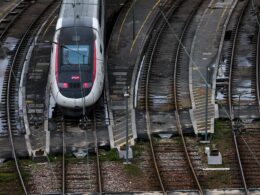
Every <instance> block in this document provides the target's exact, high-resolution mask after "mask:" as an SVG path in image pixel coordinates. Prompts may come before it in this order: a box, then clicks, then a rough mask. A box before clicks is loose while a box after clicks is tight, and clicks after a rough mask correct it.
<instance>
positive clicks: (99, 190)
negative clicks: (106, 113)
mask: <svg viewBox="0 0 260 195" xmlns="http://www.w3.org/2000/svg"><path fill="white" fill-rule="evenodd" d="M96 122H97V121H96V108H95V106H94V108H93V129H92V131H93V135H94V141H95V153H96V162H97V180H98V192H99V194H100V195H101V194H102V176H101V168H100V160H99V150H98V139H97V131H96V130H97V124H96Z"/></svg>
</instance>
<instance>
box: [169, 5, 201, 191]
mask: <svg viewBox="0 0 260 195" xmlns="http://www.w3.org/2000/svg"><path fill="white" fill-rule="evenodd" d="M202 2H203V1H201V2H200V3H199V4H198V6H197V7H196V8H198V7H199V6H200V5H201V4H202ZM196 8H194V10H193V11H192V13H191V14H190V15H189V17H188V19H187V21H186V23H185V26H184V28H183V30H182V34H181V36H180V38H179V44H178V48H177V52H176V56H175V64H174V76H173V83H174V84H173V93H174V105H175V107H176V110H175V117H176V122H177V128H178V131H179V134H180V136H181V139H182V143H183V147H184V151H185V155H186V158H187V161H188V164H189V167H190V170H191V172H192V175H193V178H194V180H195V183H196V185H197V188H198V190H199V193H200V194H201V195H202V194H203V190H202V187H201V185H200V182H199V180H198V177H197V174H196V172H195V170H194V167H193V165H192V162H191V159H190V156H189V153H188V149H187V145H186V141H185V138H184V136H183V132H182V128H181V121H180V116H179V113H178V110H179V108H178V107H179V106H178V97H177V67H178V63H179V55H180V51H181V48H182V46H183V45H182V42H183V39H184V36H185V32H186V31H187V28H188V26H189V25H190V23H191V21H192V19H193V16H194V14H195V13H196V12H197V9H196Z"/></svg>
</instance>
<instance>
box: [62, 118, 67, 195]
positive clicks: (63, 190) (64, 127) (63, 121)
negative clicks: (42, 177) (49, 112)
mask: <svg viewBox="0 0 260 195" xmlns="http://www.w3.org/2000/svg"><path fill="white" fill-rule="evenodd" d="M61 129H62V194H66V159H65V158H66V143H65V129H66V125H65V120H64V117H63V115H62V122H61Z"/></svg>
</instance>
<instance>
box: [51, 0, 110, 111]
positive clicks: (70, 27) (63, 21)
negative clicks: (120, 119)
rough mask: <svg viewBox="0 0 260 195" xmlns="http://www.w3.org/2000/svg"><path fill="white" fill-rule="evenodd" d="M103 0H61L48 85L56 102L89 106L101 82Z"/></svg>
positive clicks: (94, 98)
mask: <svg viewBox="0 0 260 195" xmlns="http://www.w3.org/2000/svg"><path fill="white" fill-rule="evenodd" d="M104 11H105V9H104V1H103V0H63V1H62V5H61V9H60V13H59V18H58V20H57V24H56V31H55V35H54V39H53V42H52V53H51V66H50V85H51V92H52V95H53V98H54V100H55V101H56V104H57V105H59V106H61V107H63V108H68V109H81V108H83V107H89V106H91V105H93V104H95V102H96V101H97V100H98V99H99V97H100V96H101V94H102V90H103V83H104V52H105V49H104V41H103V38H104V25H105V24H104V22H105V21H104V18H105V17H104Z"/></svg>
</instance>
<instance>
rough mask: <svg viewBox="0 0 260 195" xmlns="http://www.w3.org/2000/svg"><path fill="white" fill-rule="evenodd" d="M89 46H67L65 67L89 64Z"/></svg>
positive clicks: (64, 59)
mask: <svg viewBox="0 0 260 195" xmlns="http://www.w3.org/2000/svg"><path fill="white" fill-rule="evenodd" d="M89 48H90V46H89V45H66V46H64V47H63V52H62V53H63V59H62V61H63V64H64V65H86V64H89Z"/></svg>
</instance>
